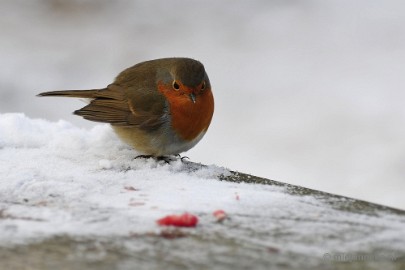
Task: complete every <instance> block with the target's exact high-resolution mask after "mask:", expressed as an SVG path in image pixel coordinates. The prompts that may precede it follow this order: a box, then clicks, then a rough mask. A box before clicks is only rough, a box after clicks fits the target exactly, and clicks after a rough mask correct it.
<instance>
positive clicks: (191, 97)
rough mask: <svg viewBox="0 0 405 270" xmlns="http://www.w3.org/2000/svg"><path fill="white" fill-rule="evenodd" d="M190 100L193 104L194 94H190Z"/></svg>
mask: <svg viewBox="0 0 405 270" xmlns="http://www.w3.org/2000/svg"><path fill="white" fill-rule="evenodd" d="M190 99H191V101H192V102H193V103H195V94H194V93H191V94H190Z"/></svg>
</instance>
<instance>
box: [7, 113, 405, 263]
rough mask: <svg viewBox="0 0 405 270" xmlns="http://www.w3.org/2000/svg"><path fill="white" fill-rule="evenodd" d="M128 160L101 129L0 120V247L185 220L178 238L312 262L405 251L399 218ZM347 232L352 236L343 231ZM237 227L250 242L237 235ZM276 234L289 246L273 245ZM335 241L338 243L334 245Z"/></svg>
mask: <svg viewBox="0 0 405 270" xmlns="http://www.w3.org/2000/svg"><path fill="white" fill-rule="evenodd" d="M136 155H137V153H136V152H135V151H134V150H132V149H131V148H129V147H128V146H126V145H125V144H123V143H121V142H120V141H119V140H118V138H117V137H116V136H115V135H114V133H113V131H112V129H111V128H110V127H109V126H108V125H100V124H99V125H96V126H94V127H92V128H90V129H85V128H79V127H77V126H74V125H73V124H71V123H68V122H66V121H62V120H61V121H58V122H50V121H48V120H43V119H31V118H28V117H27V116H25V115H24V114H21V113H6V114H0V245H10V244H18V243H26V242H30V241H37V240H41V239H47V238H50V237H52V236H57V235H68V236H71V237H85V236H87V237H95V238H97V237H102V236H128V235H142V234H148V233H159V232H160V231H162V230H163V229H162V227H159V226H158V225H157V224H156V220H158V219H159V218H162V217H164V216H166V215H169V214H182V213H184V212H189V213H191V214H194V215H196V216H198V218H199V220H200V222H199V224H198V226H197V228H196V229H185V230H192V231H193V230H194V231H196V233H200V234H207V233H208V234H210V233H219V234H221V235H225V236H227V235H228V236H229V235H231V236H232V235H233V236H234V237H238V238H239V239H243V241H248V242H250V243H252V244H254V245H263V246H268V245H269V244H270V245H273V247H274V245H275V246H276V247H278V246H282V247H283V249H287V250H289V251H293V252H298V253H301V254H309V255H311V256H314V254H315V255H316V254H319V255H321V254H323V253H325V250H327V251H329V250H330V251H332V250H344V251H346V252H347V251H350V250H356V251H358V250H368V249H370V248H373V247H375V246H378V247H379V248H381V247H387V248H390V249H393V250H398V251H401V250H404V249H405V243H404V241H403V239H405V237H402V236H405V229H404V227H403V223H404V218H403V217H401V216H396V215H393V214H389V213H384V214H378V213H377V214H376V215H365V214H364V215H363V214H358V213H350V212H347V213H346V212H342V211H338V210H335V209H333V208H332V207H331V206H329V205H326V204H325V203H323V202H322V201H321V200H318V199H316V198H315V197H314V196H304V195H302V196H297V195H292V194H290V193H288V192H287V191H286V188H285V187H282V186H272V185H261V184H247V183H234V182H227V181H219V180H218V177H219V176H221V175H223V176H226V175H229V174H230V172H229V170H228V169H226V168H222V167H218V166H215V165H209V166H200V167H199V165H197V167H195V166H190V165H189V163H183V162H181V161H180V160H177V161H172V162H170V164H167V163H165V162H164V161H155V160H152V159H134V157H135V156H136ZM340 200H343V201H344V200H345V198H341V199H340ZM216 210H224V211H225V213H226V214H227V215H228V216H229V217H230V219H231V220H230V221H229V222H233V224H234V225H231V228H232V229H229V228H230V227H227V226H221V225H218V223H217V222H216V217H215V216H214V215H213V213H214V212H215V211H216ZM297 220H298V221H299V222H297ZM317 220H319V221H321V222H320V223H317ZM225 222H227V221H225ZM337 224H340V225H338V226H337ZM347 226H352V229H350V232H349V233H348V232H347V231H346V232H345V233H343V232H342V230H347V228H346V227H347ZM356 226H360V227H356ZM375 228H377V230H376V229H375ZM244 229H249V230H248V231H250V229H251V230H252V231H254V232H255V234H254V235H253V236H248V235H244V233H241V230H244ZM280 231H282V232H283V235H285V236H284V237H287V240H288V241H286V239H285V238H282V239H280V240H279V241H280V242H279V243H277V241H276V240H275V239H274V238H272V237H273V235H274V234H277V232H280ZM371 232H372V236H367V237H365V235H369V233H371ZM257 235H263V236H262V237H257ZM329 235H339V238H345V237H347V239H346V240H345V239H343V240H342V239H340V240H339V239H336V238H332V240H323V241H324V243H323V242H322V248H319V247H316V246H312V247H311V248H309V247H308V246H307V244H306V243H305V242H306V241H307V240H305V239H306V238H308V240H310V239H312V240H313V239H314V238H317V237H318V238H319V239H322V238H323V237H326V238H325V239H328V238H327V237H328V236H329ZM401 235H402V236H401ZM269 237H270V238H269ZM276 239H277V238H276ZM398 239H402V240H398ZM312 240H311V241H312ZM338 240H339V241H343V244H342V243H339V245H336V243H335V241H338ZM136 248H139V247H138V246H137V247H136Z"/></svg>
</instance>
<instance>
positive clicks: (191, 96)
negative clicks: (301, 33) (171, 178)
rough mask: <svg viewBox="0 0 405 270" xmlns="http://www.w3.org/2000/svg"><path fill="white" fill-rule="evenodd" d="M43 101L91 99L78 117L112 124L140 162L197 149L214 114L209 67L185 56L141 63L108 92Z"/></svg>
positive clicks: (66, 92)
mask: <svg viewBox="0 0 405 270" xmlns="http://www.w3.org/2000/svg"><path fill="white" fill-rule="evenodd" d="M38 96H40V97H44V96H55V97H74V98H84V99H87V100H89V103H88V105H86V106H84V107H83V108H81V109H79V110H76V111H74V112H73V113H74V114H75V115H78V116H81V117H83V118H84V119H86V120H90V121H95V122H101V123H108V124H110V125H111V126H112V128H113V130H114V131H115V133H116V134H117V135H118V137H119V138H120V139H121V140H122V141H123V142H125V143H126V144H128V145H130V146H132V147H133V148H134V149H135V150H136V151H137V152H138V153H140V155H139V157H148V158H149V157H153V158H163V159H164V160H165V157H169V156H179V155H180V153H183V152H186V151H187V150H189V149H191V148H192V147H194V146H195V145H196V144H197V143H198V142H199V141H200V140H201V139H202V138H203V136H204V135H205V134H206V132H207V130H208V127H209V126H210V123H211V120H212V116H213V114H214V96H213V94H212V90H211V84H210V80H209V78H208V75H207V73H206V71H205V68H204V65H203V64H202V63H201V62H199V61H197V60H194V59H191V58H185V57H173V58H160V59H154V60H149V61H145V62H141V63H138V64H136V65H134V66H131V67H129V68H127V69H125V70H124V71H122V72H121V73H119V74H118V76H117V77H116V78H115V80H114V81H113V82H112V83H111V84H109V85H108V86H107V87H105V88H100V89H90V90H57V91H49V92H43V93H40V94H38Z"/></svg>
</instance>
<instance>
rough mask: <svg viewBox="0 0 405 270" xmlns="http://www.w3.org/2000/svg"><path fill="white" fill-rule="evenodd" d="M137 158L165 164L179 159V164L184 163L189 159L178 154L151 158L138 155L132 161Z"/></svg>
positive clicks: (150, 156)
mask: <svg viewBox="0 0 405 270" xmlns="http://www.w3.org/2000/svg"><path fill="white" fill-rule="evenodd" d="M138 158H144V159H149V158H153V159H154V160H156V161H164V162H165V163H167V164H170V162H171V161H175V160H177V159H180V161H181V162H184V160H185V159H190V158H189V157H186V156H184V157H182V156H180V155H179V154H176V155H174V156H153V155H139V156H136V157H135V158H134V159H138Z"/></svg>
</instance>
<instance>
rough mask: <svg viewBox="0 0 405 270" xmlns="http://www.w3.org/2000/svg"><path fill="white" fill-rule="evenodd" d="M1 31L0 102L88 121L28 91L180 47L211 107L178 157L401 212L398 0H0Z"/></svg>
mask: <svg viewBox="0 0 405 270" xmlns="http://www.w3.org/2000/svg"><path fill="white" fill-rule="evenodd" d="M0 36H1V42H0V59H1V65H0V113H6V112H23V113H25V114H26V115H27V116H28V117H31V118H45V119H49V120H51V121H56V120H58V119H65V120H68V121H70V122H72V123H74V124H75V125H77V126H80V127H84V128H90V127H91V126H93V125H95V123H92V122H88V121H85V120H82V119H81V118H79V117H75V116H73V115H72V114H71V112H72V111H73V110H75V109H77V108H79V107H80V106H83V105H84V103H82V102H81V101H78V100H74V99H56V98H36V97H35V95H36V94H37V93H39V92H41V91H46V90H56V89H86V88H99V87H100V88H101V87H104V86H106V85H107V84H109V83H110V82H112V80H113V79H114V77H115V76H116V75H117V74H118V73H119V72H120V71H121V70H123V69H124V68H126V67H129V66H131V65H134V64H135V63H137V62H140V61H144V60H149V59H154V58H160V57H170V56H186V57H192V58H195V59H198V60H200V61H202V62H203V63H204V64H205V66H206V70H207V72H208V74H209V76H210V80H211V83H212V86H213V91H214V95H215V98H216V111H215V115H214V119H213V122H212V124H211V127H210V129H209V132H208V133H207V135H206V136H205V138H204V139H203V140H202V141H201V142H200V143H199V144H198V145H197V146H196V147H195V148H194V149H192V150H190V151H189V152H188V153H187V156H189V157H190V158H191V160H193V161H196V162H203V163H207V164H217V165H221V166H226V167H229V168H231V169H233V170H239V171H243V172H247V173H252V174H255V175H259V176H264V177H267V178H271V179H276V180H279V181H283V182H288V183H292V184H298V185H302V186H305V187H310V188H315V189H319V190H324V191H328V192H332V193H337V194H343V195H346V196H351V197H355V198H360V199H366V200H369V201H373V202H377V203H382V204H385V205H390V206H395V207H398V208H402V209H405V196H404V195H403V194H404V190H405V177H404V175H405V164H404V161H405V151H404V150H405V140H404V137H405V106H404V101H405V91H404V86H405V76H404V72H405V2H404V1H402V0H398V1H391V0H384V1H373V0H356V1H353V0H335V1H332V0H329V1H328V0H306V1H298V0H273V1H270V0H250V1H236V0H233V1H217V0H209V1H179V0H175V1H166V0H160V1H130V0H120V1H107V0H94V1H90V0H82V1H79V0H71V1H64V0H43V1H39V0H30V1H25V0H1V1H0Z"/></svg>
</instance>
